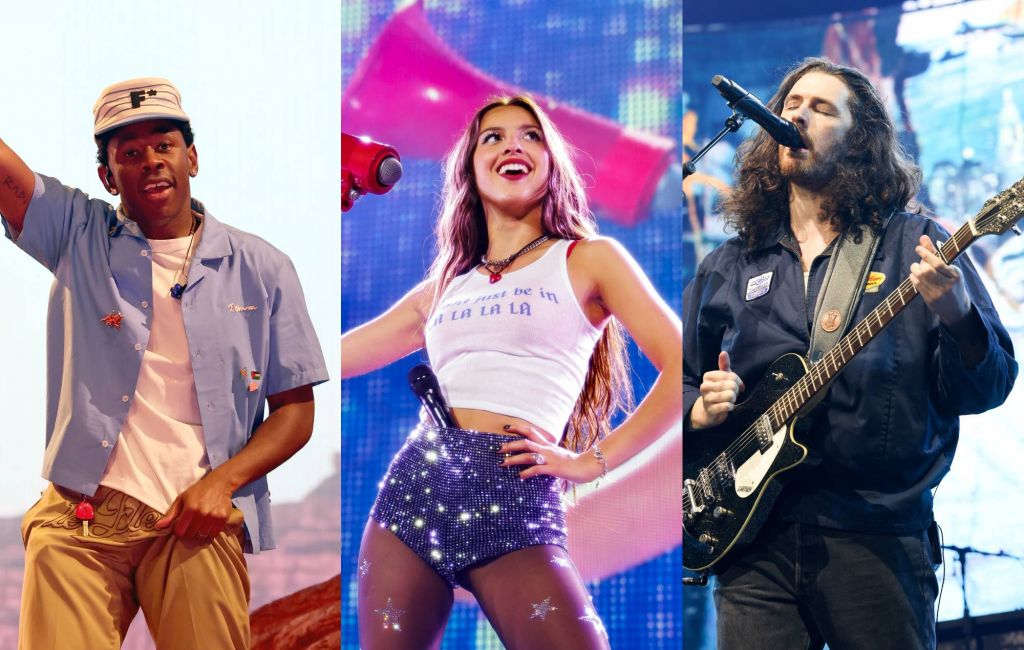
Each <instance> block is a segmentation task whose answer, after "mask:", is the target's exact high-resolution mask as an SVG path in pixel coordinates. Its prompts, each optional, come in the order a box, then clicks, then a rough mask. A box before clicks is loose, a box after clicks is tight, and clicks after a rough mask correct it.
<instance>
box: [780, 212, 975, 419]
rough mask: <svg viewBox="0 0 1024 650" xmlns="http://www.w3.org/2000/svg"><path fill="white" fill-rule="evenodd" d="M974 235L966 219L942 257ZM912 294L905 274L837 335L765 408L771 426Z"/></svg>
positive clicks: (820, 385)
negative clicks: (861, 317) (844, 332)
mask: <svg viewBox="0 0 1024 650" xmlns="http://www.w3.org/2000/svg"><path fill="white" fill-rule="evenodd" d="M977 237H978V236H977V235H976V234H975V233H974V232H973V230H972V229H971V223H970V222H968V223H965V224H964V225H962V226H960V228H959V229H958V230H957V231H956V232H955V233H954V234H953V236H952V237H950V238H949V241H947V242H945V243H944V244H942V246H941V247H939V253H940V255H941V257H942V258H943V259H945V260H946V261H947V262H949V263H952V261H953V260H955V259H956V258H957V257H959V256H960V254H961V253H962V252H963V251H964V250H965V249H966V248H967V247H968V246H970V245H971V244H972V243H973V242H974V240H975V239H977ZM915 297H917V289H915V288H914V285H913V284H912V283H911V281H910V276H907V278H906V279H904V280H903V282H901V283H900V286H899V287H897V288H896V290H895V291H893V292H892V293H891V294H889V296H888V297H887V298H886V299H885V300H883V301H882V304H880V305H878V307H875V309H873V310H872V311H871V313H870V314H868V315H867V317H865V318H864V320H862V321H861V322H860V323H858V324H857V326H856V327H854V328H853V329H852V330H851V331H850V333H849V334H847V335H846V336H844V337H843V338H842V339H840V340H839V343H837V344H836V346H835V347H834V348H832V349H831V350H829V351H828V353H826V354H825V355H824V356H823V357H822V358H821V359H820V360H818V361H817V362H816V363H815V364H814V365H812V366H811V367H810V369H809V370H808V371H807V374H806V375H804V376H803V377H801V378H800V379H799V380H798V381H797V382H796V383H795V384H793V385H792V386H791V387H790V388H789V390H787V391H786V392H785V393H784V394H783V395H782V397H780V398H779V399H778V401H776V402H775V404H773V405H772V406H771V408H769V409H768V411H767V415H768V418H769V420H770V422H771V427H772V429H773V430H777V429H778V428H780V427H781V426H782V425H783V424H784V423H785V422H788V421H789V419H790V418H792V417H793V416H794V415H795V414H796V413H797V412H798V411H799V410H800V409H802V408H803V407H804V405H805V404H807V403H808V402H809V401H811V399H812V398H814V397H815V396H816V395H817V394H818V393H819V392H820V391H822V390H823V389H824V388H825V387H826V386H828V383H829V382H830V381H832V378H833V377H835V376H836V374H838V373H839V371H840V370H842V369H843V367H844V366H845V365H846V364H847V363H849V361H850V360H851V359H853V357H854V356H855V355H856V354H857V353H858V352H860V351H861V349H863V348H864V346H865V345H867V344H868V342H869V341H871V339H873V338H874V337H875V335H877V334H878V333H879V332H881V331H882V329H883V328H884V327H885V326H886V325H888V324H889V322H890V321H891V320H892V319H893V318H895V316H896V314H898V313H900V312H901V311H902V310H903V308H904V307H906V306H907V305H908V304H910V302H911V301H912V300H913V299H914V298H915Z"/></svg>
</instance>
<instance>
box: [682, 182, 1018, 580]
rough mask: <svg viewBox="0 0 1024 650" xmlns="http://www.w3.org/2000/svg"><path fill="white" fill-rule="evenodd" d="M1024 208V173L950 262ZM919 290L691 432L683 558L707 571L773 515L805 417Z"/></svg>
mask: <svg viewBox="0 0 1024 650" xmlns="http://www.w3.org/2000/svg"><path fill="white" fill-rule="evenodd" d="M1022 215H1024V179H1021V180H1019V181H1017V182H1016V183H1014V184H1013V185H1012V186H1011V187H1010V188H1009V189H1007V190H1004V191H1003V192H1001V193H1000V194H998V195H997V196H995V197H993V198H991V199H989V200H988V201H987V202H986V203H985V205H984V207H983V208H982V209H981V211H980V212H979V213H978V214H977V215H976V216H975V217H974V218H972V219H970V220H969V221H968V222H967V223H965V224H964V225H963V226H961V227H960V228H959V229H958V230H957V231H956V233H954V234H953V236H952V237H950V239H949V241H947V242H945V243H944V244H942V245H940V246H939V247H938V251H939V255H940V257H942V258H943V259H944V260H946V262H947V263H949V262H952V261H953V260H954V259H956V258H957V257H958V256H959V255H960V254H961V253H962V252H963V251H964V250H965V249H966V248H967V247H968V246H970V245H971V244H973V243H974V242H975V241H976V240H977V239H979V238H981V237H983V236H984V235H991V234H1003V233H1005V232H1006V231H1008V230H1010V229H1011V228H1012V229H1013V230H1014V231H1015V232H1017V233H1018V234H1020V231H1019V230H1017V228H1016V226H1015V224H1016V222H1017V220H1018V219H1020V218H1021V216H1022ZM916 296H917V290H916V289H914V286H913V285H912V284H911V282H910V278H909V276H908V277H907V278H906V279H905V280H904V281H903V282H902V283H900V286H899V287H897V288H896V290H895V291H893V292H892V293H891V294H890V295H889V296H888V297H887V298H886V299H885V300H884V301H883V302H882V304H880V305H879V306H878V307H876V308H875V309H874V310H873V311H872V312H871V313H870V314H868V316H867V317H866V318H865V319H864V320H863V321H861V322H860V323H858V324H857V326H856V327H854V328H853V330H851V331H850V332H849V333H848V334H847V335H846V336H844V337H843V338H842V339H840V341H839V343H837V344H836V346H835V347H834V348H832V349H831V350H830V351H829V352H828V353H826V354H825V355H824V356H823V357H822V358H821V359H820V360H819V361H818V362H817V363H815V364H813V365H809V364H808V362H807V360H806V359H804V358H803V357H801V356H799V355H797V354H786V355H783V356H781V357H779V358H778V359H776V360H775V361H774V362H773V363H772V365H771V366H770V367H769V368H768V372H767V373H765V376H764V377H763V378H762V380H761V381H760V382H759V383H758V385H757V388H756V389H755V390H754V391H753V392H752V393H751V395H750V397H749V398H748V399H746V400H745V401H743V402H741V403H740V404H737V405H736V407H735V409H734V410H733V411H732V412H730V413H729V416H728V417H727V418H726V419H725V422H723V423H722V424H721V425H720V426H718V427H714V428H710V429H703V430H701V431H699V432H694V433H691V434H689V436H688V439H687V440H686V443H685V446H684V453H683V457H684V458H683V477H684V480H683V566H684V567H686V568H687V569H689V570H691V571H698V572H707V571H708V570H709V569H710V568H711V567H712V566H714V565H715V564H716V563H717V562H718V561H719V560H721V559H722V558H723V557H724V556H725V555H726V554H727V553H729V552H730V551H732V550H734V549H736V548H738V547H741V546H743V545H744V544H747V543H749V542H750V541H751V540H752V539H753V537H754V535H755V534H756V533H757V531H758V529H759V528H760V527H761V524H762V523H763V522H764V520H765V518H766V517H767V516H768V513H769V511H770V510H771V508H772V505H773V504H774V502H775V500H776V498H777V497H778V494H779V491H780V490H781V489H782V483H781V482H780V480H779V479H780V475H781V474H783V473H784V472H786V471H787V470H790V469H793V468H794V467H796V466H797V465H800V464H801V463H803V462H804V461H805V460H806V459H807V455H808V449H807V447H806V446H805V445H803V444H801V443H800V441H799V440H798V436H799V435H800V433H801V427H799V426H798V424H797V423H798V420H799V419H800V417H802V416H803V415H805V414H806V412H807V411H808V410H810V408H811V407H813V405H814V404H816V403H817V402H818V400H819V399H820V398H821V397H823V396H824V393H825V390H826V389H827V388H828V385H829V382H831V381H832V379H833V378H834V377H835V376H836V375H837V374H838V373H839V371H840V370H842V369H843V368H844V367H845V366H846V364H847V363H848V362H849V361H850V359H852V358H853V357H854V355H856V354H857V353H858V352H859V351H860V350H861V349H862V348H863V347H864V346H865V345H867V343H868V342H869V341H870V340H871V339H872V338H874V336H875V335H876V334H878V333H879V332H880V331H881V330H882V328H883V327H885V326H886V325H887V324H888V323H889V321H891V320H892V319H893V318H894V317H895V316H896V314H898V313H900V311H901V310H902V309H903V308H904V307H905V306H906V305H907V304H909V303H910V301H911V300H913V299H914V298H915V297H916Z"/></svg>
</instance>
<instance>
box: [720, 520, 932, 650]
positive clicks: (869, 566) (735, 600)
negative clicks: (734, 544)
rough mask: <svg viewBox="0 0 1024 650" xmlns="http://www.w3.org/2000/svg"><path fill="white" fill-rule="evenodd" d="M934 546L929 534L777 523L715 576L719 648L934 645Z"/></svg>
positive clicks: (856, 649) (897, 649)
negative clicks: (872, 532)
mask: <svg viewBox="0 0 1024 650" xmlns="http://www.w3.org/2000/svg"><path fill="white" fill-rule="evenodd" d="M933 553H934V552H933V550H932V549H931V548H930V544H929V541H928V534H927V531H921V532H920V533H915V534H911V535H902V536H897V535H866V534H858V533H850V532H846V531H838V530H830V529H826V528H818V527H814V526H806V525H803V524H788V523H778V524H772V525H770V526H769V527H767V528H765V529H764V530H762V531H761V533H760V535H759V536H758V538H757V540H756V541H755V544H754V545H753V546H752V547H750V548H749V549H744V550H743V551H742V552H741V554H740V555H739V556H738V557H737V558H735V559H733V560H732V563H731V565H729V566H727V567H726V568H725V570H724V571H723V572H722V573H721V574H720V575H719V576H718V577H717V581H716V586H715V608H716V610H717V611H718V647H719V648H720V649H723V650H758V649H763V650H790V649H793V650H804V649H811V648H815V649H820V648H822V647H823V646H824V644H825V643H828V647H829V649H830V650H885V649H887V648H892V649H893V650H913V649H915V648H935V598H936V596H937V594H938V581H937V580H936V578H935V570H934V568H933V566H932V561H933V559H934V560H938V559H939V558H937V557H934V555H933Z"/></svg>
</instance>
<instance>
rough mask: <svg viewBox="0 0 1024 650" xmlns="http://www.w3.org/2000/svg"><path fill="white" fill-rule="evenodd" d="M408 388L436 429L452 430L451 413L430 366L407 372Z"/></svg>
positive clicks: (419, 366)
mask: <svg viewBox="0 0 1024 650" xmlns="http://www.w3.org/2000/svg"><path fill="white" fill-rule="evenodd" d="M409 388H411V389H412V392H413V393H415V394H416V397H417V398H419V400H420V403H421V404H423V408H424V409H425V410H426V411H427V414H428V415H430V419H431V420H433V421H434V424H435V425H436V426H438V427H442V428H449V429H454V428H456V425H455V420H453V419H452V414H451V411H449V410H448V405H447V404H446V403H445V401H444V396H443V395H441V386H440V385H439V384H438V383H437V377H436V376H434V371H433V370H431V369H430V366H427V365H424V364H422V363H421V364H420V365H418V366H414V367H413V369H412V370H410V371H409Z"/></svg>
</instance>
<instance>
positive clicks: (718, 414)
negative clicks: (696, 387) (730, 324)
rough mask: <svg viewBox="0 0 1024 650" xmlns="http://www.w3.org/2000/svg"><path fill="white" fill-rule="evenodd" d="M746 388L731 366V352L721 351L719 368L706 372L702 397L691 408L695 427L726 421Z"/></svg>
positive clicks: (701, 390) (714, 424)
mask: <svg viewBox="0 0 1024 650" xmlns="http://www.w3.org/2000/svg"><path fill="white" fill-rule="evenodd" d="M744 388H745V386H744V385H743V380H742V379H740V376H739V375H737V374H736V373H735V372H733V371H732V370H731V369H730V368H729V353H728V352H725V351H724V350H723V351H722V352H719V353H718V370H712V371H711V372H706V373H704V381H703V382H701V385H700V399H698V400H697V401H696V402H695V403H694V405H693V408H692V409H690V423H691V424H692V425H693V428H694V429H707V428H709V427H717V426H718V425H719V424H721V423H723V422H725V418H726V417H727V416H728V415H729V412H730V411H732V409H733V407H734V406H735V405H736V399H737V398H738V397H739V394H740V393H741V392H742V391H743V389H744Z"/></svg>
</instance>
